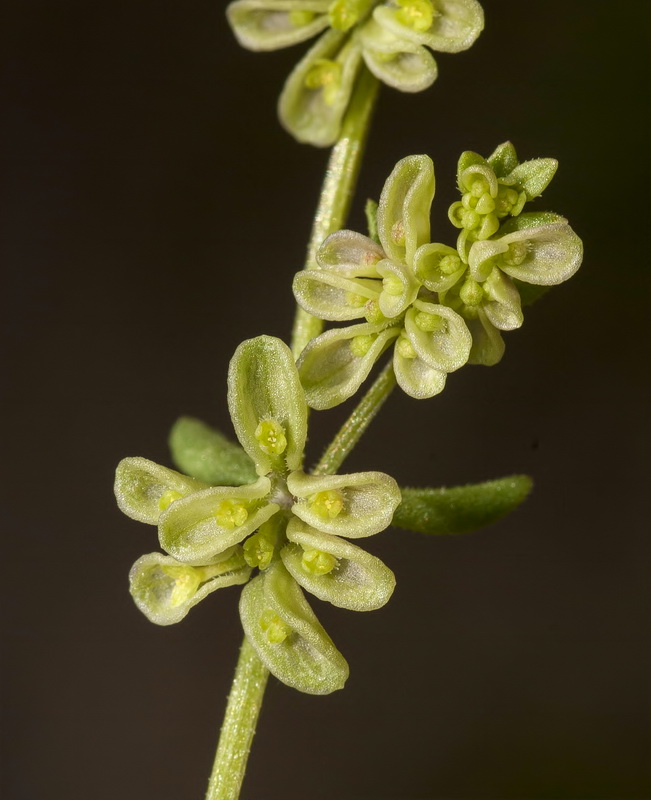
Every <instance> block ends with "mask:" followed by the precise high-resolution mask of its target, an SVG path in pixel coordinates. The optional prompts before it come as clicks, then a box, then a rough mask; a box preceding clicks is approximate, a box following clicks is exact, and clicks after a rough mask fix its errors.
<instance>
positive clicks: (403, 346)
mask: <svg viewBox="0 0 651 800" xmlns="http://www.w3.org/2000/svg"><path fill="white" fill-rule="evenodd" d="M396 350H397V351H398V354H399V355H401V356H402V357H403V358H416V355H417V353H416V351H415V350H414V347H413V345H412V343H411V342H410V341H409V339H407V337H406V336H401V337H400V338H399V339H398V342H397V344H396Z"/></svg>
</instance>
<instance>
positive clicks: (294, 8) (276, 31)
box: [226, 0, 330, 51]
mask: <svg viewBox="0 0 651 800" xmlns="http://www.w3.org/2000/svg"><path fill="white" fill-rule="evenodd" d="M329 4H330V3H329V1H328V0H236V2H234V3H231V4H230V5H229V6H227V8H226V18H227V19H228V23H229V25H230V26H231V28H232V30H233V33H234V34H235V37H236V38H237V41H238V42H239V43H240V44H241V45H242V47H246V48H248V49H249V50H258V51H260V50H278V49H279V48H281V47H289V46H290V45H293V44H298V43H299V42H304V41H305V40H306V39H310V38H311V37H312V36H316V34H317V33H320V32H321V31H323V30H325V29H326V28H327V27H328V24H329V23H328V6H329Z"/></svg>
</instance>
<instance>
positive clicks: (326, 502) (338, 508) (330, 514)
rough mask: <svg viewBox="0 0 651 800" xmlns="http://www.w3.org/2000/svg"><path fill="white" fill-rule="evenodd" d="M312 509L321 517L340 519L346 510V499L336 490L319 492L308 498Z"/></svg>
mask: <svg viewBox="0 0 651 800" xmlns="http://www.w3.org/2000/svg"><path fill="white" fill-rule="evenodd" d="M308 502H309V504H310V508H311V509H312V510H313V511H315V512H316V513H317V514H318V515H319V516H320V517H324V518H325V517H327V518H328V519H334V518H335V517H338V516H339V514H341V512H342V511H343V508H344V497H343V495H342V493H341V492H338V491H337V490H336V489H326V490H325V491H323V492H317V493H316V494H313V495H312V496H311V497H309V498H308Z"/></svg>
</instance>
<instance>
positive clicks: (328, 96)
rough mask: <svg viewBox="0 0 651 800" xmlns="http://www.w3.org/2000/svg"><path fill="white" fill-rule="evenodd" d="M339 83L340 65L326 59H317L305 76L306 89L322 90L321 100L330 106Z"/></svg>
mask: <svg viewBox="0 0 651 800" xmlns="http://www.w3.org/2000/svg"><path fill="white" fill-rule="evenodd" d="M340 83H341V64H339V63H338V62H337V61H332V60H331V59H328V58H317V59H316V60H315V62H314V64H313V65H312V67H311V68H310V69H309V70H308V72H307V75H306V76H305V86H306V87H307V88H308V89H323V99H324V100H325V102H326V104H327V105H332V104H333V103H334V102H335V100H336V99H337V93H338V91H339V85H340Z"/></svg>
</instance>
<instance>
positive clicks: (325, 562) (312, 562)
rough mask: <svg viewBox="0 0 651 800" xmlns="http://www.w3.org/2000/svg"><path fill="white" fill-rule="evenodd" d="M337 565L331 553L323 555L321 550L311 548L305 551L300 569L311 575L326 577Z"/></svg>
mask: <svg viewBox="0 0 651 800" xmlns="http://www.w3.org/2000/svg"><path fill="white" fill-rule="evenodd" d="M338 563H339V562H338V561H337V559H336V557H335V556H333V555H332V553H325V552H324V551H323V550H315V549H313V548H309V549H307V550H305V552H304V553H303V558H302V559H301V567H303V569H304V570H305V572H310V573H312V575H327V574H328V573H329V572H332V570H333V569H334V568H335V567H336V566H337V564H338Z"/></svg>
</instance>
